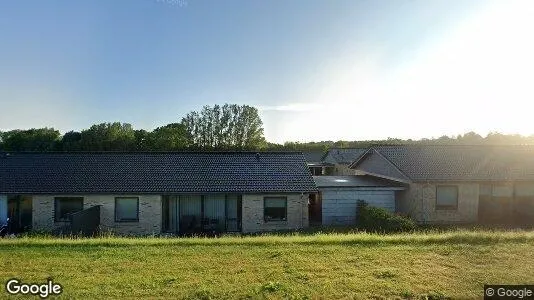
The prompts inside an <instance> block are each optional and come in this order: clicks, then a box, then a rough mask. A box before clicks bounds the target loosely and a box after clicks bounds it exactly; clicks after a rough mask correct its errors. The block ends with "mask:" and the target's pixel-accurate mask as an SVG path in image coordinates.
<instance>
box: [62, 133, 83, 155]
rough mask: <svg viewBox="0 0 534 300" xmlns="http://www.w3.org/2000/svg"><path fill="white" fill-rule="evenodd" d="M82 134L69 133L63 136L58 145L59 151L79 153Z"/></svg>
mask: <svg viewBox="0 0 534 300" xmlns="http://www.w3.org/2000/svg"><path fill="white" fill-rule="evenodd" d="M81 140H82V134H81V133H80V132H77V131H69V132H67V133H65V134H64V135H63V137H62V138H61V141H60V143H59V147H58V148H59V149H60V150H62V151H80V150H81V143H80V142H81Z"/></svg>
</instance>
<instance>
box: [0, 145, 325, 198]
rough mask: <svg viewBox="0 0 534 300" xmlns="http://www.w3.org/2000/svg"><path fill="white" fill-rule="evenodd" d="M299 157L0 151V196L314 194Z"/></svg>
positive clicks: (286, 153) (306, 169) (195, 153)
mask: <svg viewBox="0 0 534 300" xmlns="http://www.w3.org/2000/svg"><path fill="white" fill-rule="evenodd" d="M313 191H316V187H315V183H314V181H313V178H312V176H311V174H310V172H309V170H308V167H307V165H306V162H305V160H304V156H303V155H302V153H296V152H291V153H288V152H261V153H259V155H258V156H257V154H256V153H255V152H204V153H199V152H174V153H110V152H103V153H11V154H9V155H6V154H5V153H4V154H2V153H0V194H13V193H17V194H18V193H20V194H24V193H28V194H51V193H63V194H69V193H72V194H74V193H75V194H80V193H99V194H102V193H147V194H152V193H156V194H165V193H215V192H217V193H218V192H221V193H259V192H261V193H263V192H313Z"/></svg>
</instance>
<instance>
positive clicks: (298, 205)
mask: <svg viewBox="0 0 534 300" xmlns="http://www.w3.org/2000/svg"><path fill="white" fill-rule="evenodd" d="M264 197H287V220H286V221H269V222H266V221H265V220H264V216H263V203H264ZM242 222H243V223H242V224H243V225H242V230H243V232H261V231H276V230H292V229H301V228H306V227H308V225H309V220H308V194H277V195H273V194H254V195H243V220H242Z"/></svg>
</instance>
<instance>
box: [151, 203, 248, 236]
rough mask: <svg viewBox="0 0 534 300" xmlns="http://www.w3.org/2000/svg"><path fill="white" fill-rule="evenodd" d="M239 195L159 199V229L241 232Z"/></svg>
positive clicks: (175, 231)
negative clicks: (160, 223) (160, 220)
mask: <svg viewBox="0 0 534 300" xmlns="http://www.w3.org/2000/svg"><path fill="white" fill-rule="evenodd" d="M241 203H242V200H241V195H225V194H210V195H180V196H163V198H162V230H161V231H162V232H168V233H182V234H191V233H199V232H224V231H226V232H239V231H241Z"/></svg>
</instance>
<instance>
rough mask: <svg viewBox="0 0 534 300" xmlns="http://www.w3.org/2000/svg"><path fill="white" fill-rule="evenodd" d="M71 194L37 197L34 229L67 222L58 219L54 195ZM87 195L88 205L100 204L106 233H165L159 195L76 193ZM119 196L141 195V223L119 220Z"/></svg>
mask: <svg viewBox="0 0 534 300" xmlns="http://www.w3.org/2000/svg"><path fill="white" fill-rule="evenodd" d="M55 197H69V196H68V195H58V196H48V195H35V196H33V207H32V213H33V216H32V217H33V221H32V222H33V229H34V230H43V231H51V230H53V229H55V228H58V227H61V226H63V225H65V223H63V222H55V221H54V198H55ZM72 197H83V198H84V200H83V205H84V208H85V209H86V208H89V207H92V206H95V205H101V207H100V224H101V230H102V231H103V232H109V231H111V232H115V233H118V234H135V235H144V234H153V233H160V232H161V196H159V195H84V196H80V195H76V196H75V195H72ZM115 197H138V198H139V222H115Z"/></svg>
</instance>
